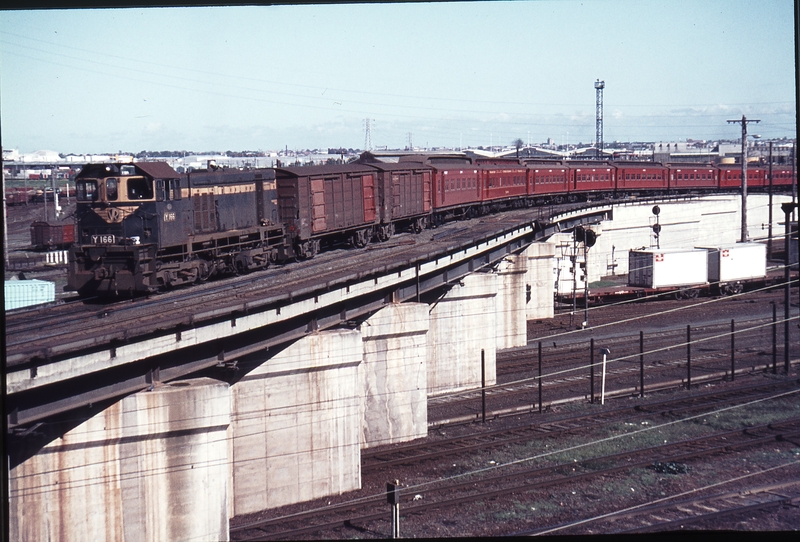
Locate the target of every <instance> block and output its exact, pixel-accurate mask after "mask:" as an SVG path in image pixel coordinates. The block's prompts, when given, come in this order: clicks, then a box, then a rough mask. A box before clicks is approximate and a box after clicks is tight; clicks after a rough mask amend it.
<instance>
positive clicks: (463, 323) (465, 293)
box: [428, 273, 498, 395]
mask: <svg viewBox="0 0 800 542" xmlns="http://www.w3.org/2000/svg"><path fill="white" fill-rule="evenodd" d="M497 282H498V277H497V275H496V274H494V273H473V274H471V275H468V276H466V277H464V278H463V279H462V281H461V283H460V284H456V285H455V286H453V288H452V289H451V290H450V291H449V292H447V293H446V294H445V295H444V296H442V297H441V298H440V299H438V300H436V301H435V302H434V303H433V304H432V306H431V309H430V329H429V332H428V394H429V395H437V394H442V393H447V392H452V391H456V390H462V389H469V388H477V387H480V385H481V350H483V352H484V357H485V366H486V385H492V384H494V383H495V381H496V371H495V359H496V349H497V348H496V344H497V339H496V334H497V321H496V316H495V315H496V307H495V300H496V297H497Z"/></svg>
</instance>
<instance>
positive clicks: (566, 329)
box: [6, 206, 800, 540]
mask: <svg viewBox="0 0 800 542" xmlns="http://www.w3.org/2000/svg"><path fill="white" fill-rule="evenodd" d="M544 211H545V210H544V209H543V210H542V211H541V212H544ZM534 212H536V211H534ZM37 213H41V208H39V209H38V210H37V209H36V208H35V206H30V207H29V206H24V207H16V208H13V207H12V208H11V209H10V213H9V232H8V233H9V246H10V248H11V249H12V256H13V255H14V254H17V255H18V254H22V253H23V252H24V251H22V248H23V247H24V246H25V245H26V244H28V243H29V237H28V235H29V230H28V227H29V223H30V220H31V218H33V219H37V218H38V217H36V216H35V215H36V214H37ZM515 213H520V215H519V216H522V215H521V213H523V211H519V212H510V213H505V214H502V215H492V216H488V217H484V218H481V219H473V220H469V221H461V222H453V223H449V224H446V225H445V226H442V227H440V228H437V229H433V230H426V231H425V232H423V233H422V234H420V235H416V236H414V235H410V234H401V235H397V236H396V237H394V238H392V239H391V240H389V241H387V242H385V243H376V244H373V245H370V246H368V247H367V248H366V249H362V250H360V251H355V250H348V251H343V250H335V251H331V252H327V253H322V254H320V255H318V256H317V257H315V258H314V259H313V260H311V261H309V262H305V264H304V265H303V266H302V267H300V266H297V265H294V264H291V263H290V264H287V265H282V266H275V267H271V268H269V269H267V270H265V271H261V272H256V273H252V274H248V275H243V276H238V277H234V278H230V279H224V280H219V281H209V282H208V283H206V284H202V285H198V286H195V287H192V288H191V289H176V290H173V291H169V292H166V293H163V294H159V295H154V296H150V297H148V298H144V299H139V300H135V301H130V300H128V301H120V302H116V303H111V304H106V303H97V302H93V301H88V302H77V301H72V300H70V298H62V299H63V300H64V301H66V302H65V303H60V304H57V305H54V306H53V307H51V308H49V309H30V310H26V311H20V312H16V313H14V314H12V315H10V316H9V317H8V318H7V321H6V339H7V341H8V342H7V352H6V353H7V355H11V354H15V355H16V354H18V355H21V356H22V355H24V356H29V355H30V352H32V351H34V350H36V349H37V348H42V347H43V346H45V347H48V348H53V347H55V345H57V344H64V343H65V342H73V343H74V342H79V341H89V340H93V339H94V338H96V336H97V334H98V329H102V333H104V334H106V335H108V336H117V335H118V336H120V337H121V338H122V339H128V338H130V337H131V336H135V335H136V334H139V333H141V334H145V333H146V332H150V331H152V330H154V329H160V328H167V327H173V326H177V325H179V324H180V323H181V322H185V323H188V322H194V321H196V319H198V318H203V317H204V316H203V315H204V314H205V317H209V318H210V317H213V314H211V313H213V311H214V310H221V307H224V306H232V305H234V304H242V303H247V302H248V301H250V300H252V299H255V298H256V297H258V296H260V297H262V298H263V297H268V296H269V295H271V293H270V292H273V291H274V293H275V295H277V293H278V292H283V291H285V290H286V288H288V287H290V286H291V288H292V289H295V290H297V291H302V290H303V288H305V287H307V285H311V284H312V283H317V284H318V283H320V282H326V281H335V280H340V279H341V278H342V277H346V276H352V275H355V274H358V273H361V272H363V271H364V270H365V269H366V267H367V266H372V268H377V267H380V266H382V265H386V266H389V265H392V263H393V262H396V261H402V260H403V259H405V260H412V259H414V258H418V257H420V256H421V255H423V254H425V252H426V251H428V250H431V247H432V246H434V245H437V244H439V245H451V244H452V245H457V244H458V243H459V242H461V241H462V240H465V239H467V238H469V237H474V236H476V235H480V234H483V233H489V232H491V231H495V230H497V229H499V228H501V227H503V226H504V225H505V224H506V223H507V222H511V221H514V220H518V215H517V214H515ZM524 213H528V216H529V215H530V213H531V211H524ZM781 248H782V247H781ZM344 256H346V257H344ZM778 256H779V257H780V255H778ZM770 264H771V265H778V262H777V261H776V262H770ZM25 273H26V276H27V277H28V278H43V279H44V280H53V281H55V282H56V291H57V292H60V291H61V289H62V286H63V284H65V283H66V276H65V274H66V271H65V270H64V268H63V267H58V268H49V269H44V268H36V269H33V270H31V271H26V272H25ZM62 275H64V276H62ZM6 278H7V279H8V278H9V273H8V272H7V273H6ZM792 278H793V281H794V287H793V288H792V290H791V297H790V299H791V301H790V314H791V318H790V321H789V322H788V326H787V325H786V322H785V321H784V317H783V314H784V287H783V285H782V284H777V285H765V286H763V287H761V288H757V289H755V290H747V291H745V292H743V293H741V294H737V295H732V296H712V297H700V298H697V299H680V300H677V299H674V298H673V297H669V298H666V297H665V298H663V299H647V300H640V301H635V302H624V303H606V304H604V305H599V306H594V307H591V308H589V309H588V315H589V323H590V325H589V326H588V327H586V328H585V329H580V326H579V325H578V324H579V322H580V321H581V320H582V319H583V310H582V309H581V311H580V312H581V314H580V315H576V314H570V312H569V309H568V308H567V309H560V310H557V311H556V315H555V317H554V318H552V319H547V320H534V321H529V322H528V333H527V336H528V344H527V346H526V347H519V348H514V349H510V350H505V351H499V352H498V353H497V359H496V367H497V369H496V370H497V384H496V385H494V386H489V387H486V388H484V389H473V390H469V391H464V392H459V393H448V394H444V395H439V396H433V397H430V398H429V400H428V427H429V430H428V436H427V437H426V438H424V439H419V440H416V441H413V442H410V443H406V444H399V445H392V446H379V447H374V448H368V449H365V450H363V451H362V454H361V457H362V461H361V474H362V488H361V489H360V490H359V491H353V492H348V493H345V494H342V495H339V496H335V497H326V498H324V499H319V500H315V501H310V502H306V503H302V504H295V505H291V506H286V507H283V508H278V509H271V510H267V511H265V512H261V513H257V514H250V515H246V516H237V517H234V518H232V519H231V522H230V536H231V539H232V540H261V539H338V538H386V537H389V536H390V535H391V532H392V524H391V518H392V510H391V507H390V505H389V504H387V498H386V484H387V482H393V481H395V480H397V481H398V482H399V485H400V486H401V493H400V505H399V513H400V524H399V533H400V535H401V536H402V537H408V538H416V537H455V536H459V537H461V536H503V535H541V534H568V535H575V534H612V533H629V532H652V531H655V532H661V531H682V530H715V531H718V530H725V531H729V530H734V531H793V530H797V529H800V397H799V395H800V373H799V372H798V366H800V356H799V355H798V354H800V346H798V345H800V328H799V327H798V317H797V314H798V290H797V287H796V285H797V275H796V273H794V272H793V273H792ZM265 284H268V286H265ZM212 307H213V309H212ZM98 324H101V325H98ZM43 329H46V330H48V331H47V332H46V333H42V330H43ZM787 329H788V332H789V334H788V337H786V335H785V331H786V330H787ZM103 340H104V341H105V340H108V339H107V337H106V338H105V339H103ZM785 344H788V345H789V349H788V352H787V350H786V348H785ZM601 348H605V349H607V350H608V354H607V359H606V368H607V371H606V373H605V374H603V372H602V367H603V359H602V357H601V355H600V354H599V353H598V352H599V351H600V349H601ZM787 360H788V363H787ZM787 368H788V374H787Z"/></svg>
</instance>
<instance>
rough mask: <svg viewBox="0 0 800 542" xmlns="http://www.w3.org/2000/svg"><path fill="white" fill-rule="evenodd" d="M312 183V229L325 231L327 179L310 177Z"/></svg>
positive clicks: (315, 231) (314, 231)
mask: <svg viewBox="0 0 800 542" xmlns="http://www.w3.org/2000/svg"><path fill="white" fill-rule="evenodd" d="M309 184H310V185H311V231H312V232H313V233H319V232H323V231H325V230H326V229H327V222H326V220H325V181H324V180H323V179H310V183H309Z"/></svg>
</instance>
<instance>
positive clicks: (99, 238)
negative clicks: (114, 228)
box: [92, 235, 114, 245]
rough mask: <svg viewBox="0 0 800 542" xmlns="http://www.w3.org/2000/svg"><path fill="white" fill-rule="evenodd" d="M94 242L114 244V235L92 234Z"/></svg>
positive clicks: (97, 243) (94, 243)
mask: <svg viewBox="0 0 800 542" xmlns="http://www.w3.org/2000/svg"><path fill="white" fill-rule="evenodd" d="M92 244H93V245H113V244H114V236H113V235H92Z"/></svg>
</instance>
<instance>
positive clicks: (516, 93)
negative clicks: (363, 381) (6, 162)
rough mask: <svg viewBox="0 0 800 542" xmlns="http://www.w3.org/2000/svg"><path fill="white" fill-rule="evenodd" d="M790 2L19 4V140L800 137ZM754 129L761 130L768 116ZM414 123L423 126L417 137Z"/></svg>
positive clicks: (183, 145) (11, 78)
mask: <svg viewBox="0 0 800 542" xmlns="http://www.w3.org/2000/svg"><path fill="white" fill-rule="evenodd" d="M792 19H793V4H792V0H754V1H748V0H719V1H715V0H699V1H698V0H584V1H582V2H581V1H575V0H549V1H548V0H541V1H518V2H438V3H418V4H408V3H404V4H357V5H352V4H350V5H288V6H250V7H204V8H137V9H83V10H39V11H4V12H2V13H0V120H1V121H2V125H0V126H1V127H2V128H1V129H2V141H3V146H4V148H16V149H19V150H20V151H21V152H31V151H34V150H39V149H52V150H57V151H59V152H64V153H101V152H116V151H119V150H123V151H131V152H138V151H141V150H166V149H169V150H179V149H187V150H195V151H204V150H218V151H224V150H277V149H283V148H285V147H289V148H290V149H304V148H328V147H340V146H341V147H352V148H363V147H364V144H365V130H364V124H365V119H367V118H369V119H371V120H370V125H371V136H372V143H373V145H376V146H383V145H385V146H388V147H389V148H402V147H404V146H405V145H407V144H408V141H409V137H410V138H411V140H412V142H413V144H414V145H415V146H478V145H484V146H488V145H490V144H494V145H498V144H510V143H511V142H512V141H513V140H514V139H516V138H520V139H522V140H523V141H531V142H533V143H538V142H542V141H545V140H546V139H547V138H552V139H553V140H554V141H555V142H556V143H562V142H569V143H572V144H575V143H578V142H584V143H590V142H592V141H593V140H594V137H595V89H594V82H595V80H596V79H602V80H604V81H605V85H606V86H605V91H604V120H605V122H604V139H605V141H606V144H607V145H608V143H609V142H613V141H615V140H620V141H630V140H639V141H642V140H644V141H662V140H663V141H668V140H678V139H686V138H690V139H720V138H723V139H735V138H736V137H737V136H738V135H739V133H740V128H738V125H729V124H727V123H726V122H725V121H726V120H727V119H735V118H741V116H742V115H747V117H748V118H758V119H760V120H761V123H760V124H759V125H758V128H757V131H758V133H760V134H761V135H762V137H784V136H786V137H794V130H795V116H796V112H795V97H794V96H795V88H794V31H793V22H792ZM751 130H752V129H751ZM409 134H410V135H409Z"/></svg>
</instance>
